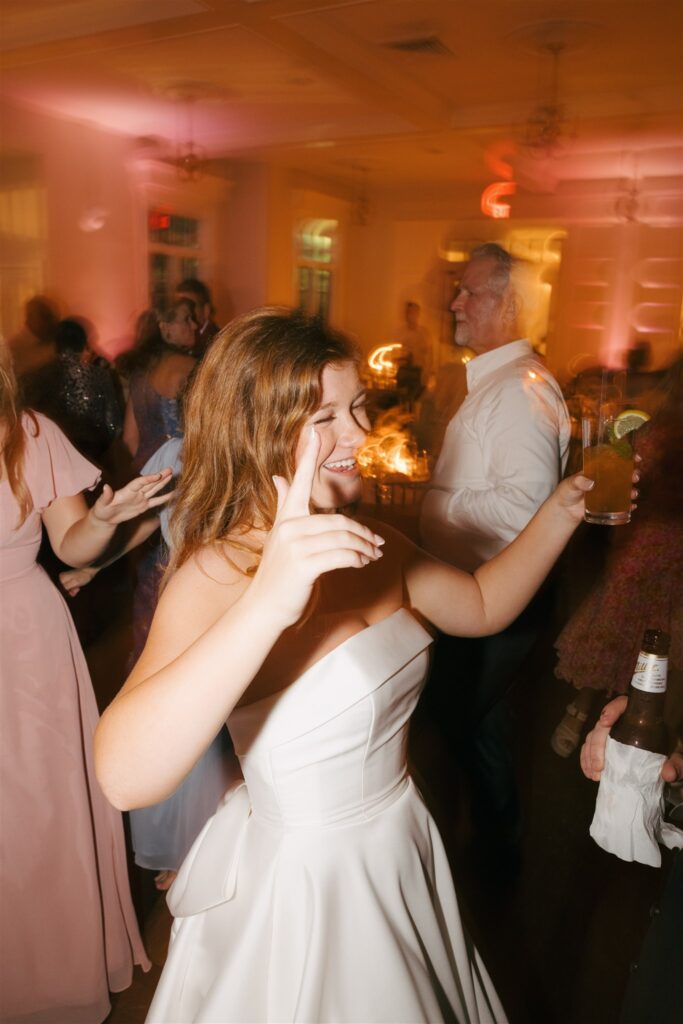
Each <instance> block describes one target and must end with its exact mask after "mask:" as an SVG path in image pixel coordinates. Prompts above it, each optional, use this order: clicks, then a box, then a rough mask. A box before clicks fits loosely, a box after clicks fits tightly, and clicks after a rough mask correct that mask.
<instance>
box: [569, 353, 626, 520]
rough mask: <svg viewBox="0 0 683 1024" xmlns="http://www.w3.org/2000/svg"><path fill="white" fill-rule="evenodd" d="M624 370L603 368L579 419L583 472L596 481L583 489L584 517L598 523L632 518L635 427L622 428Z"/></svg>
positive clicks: (623, 419) (624, 422) (623, 423)
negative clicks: (598, 381) (584, 491)
mask: <svg viewBox="0 0 683 1024" xmlns="http://www.w3.org/2000/svg"><path fill="white" fill-rule="evenodd" d="M625 376H626V375H625V374H624V373H623V371H621V372H619V371H615V372H610V371H607V370H606V371H604V372H603V374H602V380H601V382H600V391H599V394H596V396H595V398H594V399H593V400H592V401H591V400H587V401H586V402H585V404H584V410H583V416H582V419H581V435H582V442H583V472H584V475H585V476H587V477H589V478H590V479H591V480H594V481H595V484H594V486H593V488H592V490H590V491H588V492H587V493H586V511H585V514H584V518H585V520H586V522H588V523H597V524H599V525H601V526H620V525H621V524H622V523H628V522H630V520H631V488H632V486H633V484H632V477H633V463H634V455H635V452H634V447H633V439H634V433H635V431H628V432H624V430H623V426H624V425H625V424H626V423H627V422H628V421H627V420H626V419H625V418H624V417H623V416H622V418H621V419H620V414H623V413H624V411H625V403H624V384H625Z"/></svg>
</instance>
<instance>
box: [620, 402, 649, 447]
mask: <svg viewBox="0 0 683 1024" xmlns="http://www.w3.org/2000/svg"><path fill="white" fill-rule="evenodd" d="M649 419H650V417H649V415H648V413H646V412H643V410H642V409H624V411H623V412H620V413H619V415H618V416H615V417H614V436H615V437H616V439H617V440H620V439H621V438H622V437H625V436H626V434H630V433H631V431H632V430H637V429H638V427H642V425H643V423H647V421H648V420H649Z"/></svg>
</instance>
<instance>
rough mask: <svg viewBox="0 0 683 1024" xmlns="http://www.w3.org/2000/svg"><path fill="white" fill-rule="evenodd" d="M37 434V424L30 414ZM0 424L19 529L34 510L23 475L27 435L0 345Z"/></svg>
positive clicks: (7, 357)
mask: <svg viewBox="0 0 683 1024" xmlns="http://www.w3.org/2000/svg"><path fill="white" fill-rule="evenodd" d="M28 415H29V416H30V417H31V419H32V420H33V425H34V428H35V432H36V434H37V433H38V424H37V422H36V419H35V417H34V416H32V414H31V413H28ZM0 424H2V427H3V428H4V429H3V431H2V434H1V435H0V454H2V460H3V462H4V464H5V472H6V473H7V480H8V483H9V485H10V489H11V491H12V494H13V495H14V497H15V498H16V501H17V504H18V506H19V519H18V521H17V523H16V525H15V529H18V528H19V527H20V526H21V525H22V523H24V522H25V521H26V517H27V516H28V514H29V512H30V511H31V509H32V508H33V499H32V498H31V493H30V491H29V489H28V487H27V486H26V481H25V480H24V476H23V473H22V470H23V465H24V451H25V448H26V434H25V433H24V427H23V424H22V417H21V405H20V402H19V397H18V389H17V380H16V377H15V376H14V370H13V368H12V358H11V356H10V351H9V347H8V345H7V343H6V342H4V341H0Z"/></svg>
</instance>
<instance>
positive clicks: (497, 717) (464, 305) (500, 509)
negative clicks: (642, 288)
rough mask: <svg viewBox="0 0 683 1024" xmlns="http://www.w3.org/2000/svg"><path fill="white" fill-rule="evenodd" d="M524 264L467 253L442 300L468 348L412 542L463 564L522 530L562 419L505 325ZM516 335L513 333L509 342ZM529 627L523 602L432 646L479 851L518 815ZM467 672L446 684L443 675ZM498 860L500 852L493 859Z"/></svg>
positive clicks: (508, 837) (494, 250)
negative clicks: (471, 633) (514, 686)
mask: <svg viewBox="0 0 683 1024" xmlns="http://www.w3.org/2000/svg"><path fill="white" fill-rule="evenodd" d="M522 277H523V267H521V266H520V264H519V263H518V261H516V260H514V259H513V258H512V257H511V256H510V254H509V253H507V252H506V251H505V250H504V249H503V248H501V246H499V245H496V244H493V243H488V244H486V245H482V246H479V247H478V248H477V249H475V250H474V252H473V253H472V256H471V258H470V262H469V263H468V264H467V266H466V267H465V270H464V272H463V276H462V280H461V282H460V291H459V293H458V295H457V297H456V299H455V300H454V302H453V305H452V306H451V309H452V310H453V312H454V313H455V319H456V327H455V342H456V344H457V345H463V346H468V347H469V348H470V349H472V350H473V351H474V352H475V353H476V357H475V358H474V359H472V360H470V361H469V362H468V363H467V364H466V367H465V371H466V375H467V388H468V394H467V397H466V398H465V400H464V402H463V403H462V405H461V406H460V408H459V409H458V411H457V413H456V414H455V416H454V417H453V419H452V420H451V422H450V423H449V425H448V427H447V430H446V435H445V438H444V443H443V447H442V449H441V454H440V456H439V459H438V461H437V464H436V467H435V470H434V473H433V476H432V479H431V482H430V487H429V490H428V491H427V494H426V496H425V499H424V503H423V506H422V514H421V522H420V532H421V537H422V543H423V545H424V546H425V547H426V548H427V550H429V551H431V552H432V553H433V554H435V555H437V556H438V557H439V558H441V559H443V560H444V561H447V562H450V563H452V564H453V565H456V566H458V567H459V568H461V569H465V570H466V571H468V572H474V571H475V570H477V569H478V568H479V567H480V566H481V565H482V564H483V563H484V562H485V561H486V560H487V559H489V558H492V557H493V556H494V555H496V554H497V553H498V552H499V551H502V549H503V548H504V547H506V546H507V545H508V544H509V543H510V542H511V541H512V540H514V539H515V537H516V536H517V535H518V534H519V533H520V532H521V531H522V530H523V529H524V527H525V526H526V524H527V523H528V522H529V520H530V519H531V518H532V516H533V515H534V513H535V512H536V510H537V509H538V508H539V506H540V505H541V504H542V503H543V502H544V501H545V499H546V498H547V497H548V495H550V494H551V493H552V491H553V489H554V488H555V487H556V485H557V483H558V481H559V479H560V478H561V476H562V471H563V467H564V465H565V462H566V457H567V448H568V444H569V434H570V427H569V418H568V415H567V410H566V407H565V404H564V401H563V398H562V394H561V392H560V389H559V387H558V385H557V383H556V381H555V380H554V378H553V377H552V376H551V375H550V373H549V372H548V370H547V369H546V368H545V367H544V366H543V364H542V363H541V362H539V360H538V359H536V357H535V356H534V354H533V350H532V348H531V345H530V343H529V341H527V340H526V339H523V338H522V339H520V338H519V337H518V335H517V333H516V329H517V322H518V318H519V315H520V313H521V307H522V302H523V289H522ZM513 339H517V340H513ZM537 632H538V624H537V611H536V609H534V607H533V606H532V607H530V608H528V609H527V610H526V611H525V612H523V613H522V615H521V616H520V617H519V618H518V619H517V620H516V621H515V622H513V623H512V624H511V625H510V626H508V628H507V629H505V630H503V632H502V633H498V634H496V635H494V636H490V637H483V638H474V639H459V638H450V637H442V638H440V640H439V643H438V644H437V651H436V657H435V666H434V672H433V679H432V681H431V684H430V687H429V689H430V690H431V700H432V701H433V704H434V708H435V710H436V712H437V713H438V721H439V722H440V723H443V725H444V726H445V728H446V730H447V731H448V739H449V740H450V741H451V743H452V746H453V750H454V752H455V753H456V754H457V756H458V757H459V759H460V760H461V762H462V765H463V768H464V770H465V771H466V773H467V775H468V776H469V779H470V784H471V788H472V803H471V806H472V816H473V822H474V824H475V827H476V831H477V839H478V841H479V842H480V843H481V846H482V849H483V850H488V851H489V852H491V851H492V850H493V849H495V850H496V856H498V855H499V854H500V852H501V850H502V851H506V853H507V854H508V855H509V863H510V864H512V863H513V861H514V859H515V852H516V847H517V843H518V839H519V812H518V799H517V791H516V784H515V778H514V767H513V758H512V749H511V746H512V730H511V722H510V716H509V709H508V706H507V700H506V695H507V691H508V689H509V687H510V685H511V683H512V682H513V681H514V677H515V674H516V673H517V672H518V671H519V669H520V667H521V665H522V664H523V661H524V659H525V657H526V656H527V655H528V653H529V652H530V650H531V648H532V646H533V644H534V641H535V639H536V636H537ZM456 675H457V677H458V678H459V679H460V680H462V679H466V680H467V685H466V686H462V685H460V686H458V685H454V677H455V676H456ZM503 862H504V863H505V856H504V857H503Z"/></svg>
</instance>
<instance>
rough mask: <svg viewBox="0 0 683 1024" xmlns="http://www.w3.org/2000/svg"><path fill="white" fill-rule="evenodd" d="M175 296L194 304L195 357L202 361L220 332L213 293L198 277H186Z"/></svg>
mask: <svg viewBox="0 0 683 1024" xmlns="http://www.w3.org/2000/svg"><path fill="white" fill-rule="evenodd" d="M175 294H176V299H189V300H190V301H191V302H193V303H194V309H195V316H196V318H197V326H198V331H197V340H196V344H195V355H196V356H197V358H198V359H201V358H202V356H204V355H205V354H206V351H207V349H208V347H209V345H210V344H211V342H212V341H213V339H214V338H215V337H216V335H217V334H218V332H219V330H220V327H219V326H218V324H217V323H214V321H213V319H212V317H213V314H214V309H213V303H212V302H211V292H210V291H209V289H208V288H207V286H206V285H205V284H204V283H203V281H199V280H197V278H196V277H186V278H185V279H184V280H183V281H181V282H180V284H179V285H178V287H177V288H176V290H175Z"/></svg>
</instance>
